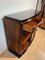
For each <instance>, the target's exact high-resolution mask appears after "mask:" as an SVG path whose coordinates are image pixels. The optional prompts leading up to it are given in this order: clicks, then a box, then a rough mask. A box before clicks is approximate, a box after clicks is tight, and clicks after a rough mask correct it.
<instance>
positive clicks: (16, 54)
mask: <svg viewBox="0 0 45 60" xmlns="http://www.w3.org/2000/svg"><path fill="white" fill-rule="evenodd" d="M8 50H9V51H10V52H11V53H13V54H14V55H15V56H17V57H18V58H20V57H21V56H22V55H23V54H24V53H25V52H26V50H27V49H26V50H25V51H24V52H23V53H22V54H18V53H16V52H15V51H13V50H12V49H8Z"/></svg>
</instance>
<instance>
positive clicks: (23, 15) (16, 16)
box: [6, 10, 35, 21]
mask: <svg viewBox="0 0 45 60" xmlns="http://www.w3.org/2000/svg"><path fill="white" fill-rule="evenodd" d="M34 15H35V10H26V11H22V12H18V13H14V14H11V15H7V16H6V17H8V18H12V19H17V20H19V21H23V20H25V19H29V18H31V17H33V16H34Z"/></svg>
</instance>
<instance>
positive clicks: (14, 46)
mask: <svg viewBox="0 0 45 60" xmlns="http://www.w3.org/2000/svg"><path fill="white" fill-rule="evenodd" d="M11 16H12V15H11ZM29 18H30V17H29ZM26 19H27V20H22V21H21V20H16V19H12V18H11V17H4V19H3V23H4V29H5V34H6V41H7V46H8V49H9V50H11V51H14V52H16V53H17V54H18V55H19V56H21V55H22V54H23V52H24V51H25V50H26V49H27V48H28V46H29V45H30V44H31V42H32V41H33V39H34V37H35V27H34V26H37V25H38V24H39V22H40V21H41V20H40V19H39V20H38V18H37V20H38V21H37V20H35V19H36V18H35V17H34V18H32V20H31V21H30V19H28V18H26ZM20 21H21V22H20Z"/></svg>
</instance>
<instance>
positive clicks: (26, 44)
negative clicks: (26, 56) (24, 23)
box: [21, 38, 31, 54]
mask: <svg viewBox="0 0 45 60" xmlns="http://www.w3.org/2000/svg"><path fill="white" fill-rule="evenodd" d="M30 43H31V41H30V38H29V39H28V40H27V41H26V42H24V43H23V44H22V45H21V54H22V53H23V52H24V51H25V50H26V49H27V48H28V46H29V45H30Z"/></svg>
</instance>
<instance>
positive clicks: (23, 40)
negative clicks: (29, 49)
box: [21, 31, 31, 44]
mask: <svg viewBox="0 0 45 60" xmlns="http://www.w3.org/2000/svg"><path fill="white" fill-rule="evenodd" d="M30 37H31V33H29V32H26V31H23V34H22V40H21V41H22V44H23V43H25V42H26V41H27V40H28V39H29V38H30Z"/></svg>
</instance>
